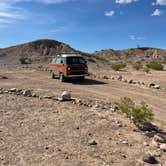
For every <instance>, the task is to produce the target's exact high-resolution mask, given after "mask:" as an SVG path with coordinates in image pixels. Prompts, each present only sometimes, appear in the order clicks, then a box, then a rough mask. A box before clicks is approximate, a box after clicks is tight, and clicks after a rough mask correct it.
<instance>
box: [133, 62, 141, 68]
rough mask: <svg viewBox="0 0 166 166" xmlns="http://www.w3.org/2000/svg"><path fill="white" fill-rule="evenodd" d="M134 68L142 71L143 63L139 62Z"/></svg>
mask: <svg viewBox="0 0 166 166" xmlns="http://www.w3.org/2000/svg"><path fill="white" fill-rule="evenodd" d="M133 68H134V69H136V70H140V69H142V68H143V65H142V63H141V61H137V62H135V63H134V64H133Z"/></svg>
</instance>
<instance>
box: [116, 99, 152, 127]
mask: <svg viewBox="0 0 166 166" xmlns="http://www.w3.org/2000/svg"><path fill="white" fill-rule="evenodd" d="M118 105H119V108H120V110H121V111H122V112H123V113H124V114H126V115H127V117H128V118H130V119H131V120H132V121H133V123H134V124H135V125H136V126H137V127H138V128H140V129H144V128H145V127H146V124H148V123H150V122H151V121H152V120H153V118H154V114H153V112H152V110H151V109H150V108H149V107H148V105H147V104H146V103H145V102H141V104H140V105H136V104H135V103H134V102H133V101H132V100H131V99H130V98H129V97H124V98H122V99H121V101H120V103H119V104H118Z"/></svg>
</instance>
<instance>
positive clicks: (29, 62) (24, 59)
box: [19, 56, 32, 64]
mask: <svg viewBox="0 0 166 166" xmlns="http://www.w3.org/2000/svg"><path fill="white" fill-rule="evenodd" d="M19 61H20V63H21V64H31V63H32V60H31V59H30V58H27V57H25V56H22V57H20V59H19Z"/></svg>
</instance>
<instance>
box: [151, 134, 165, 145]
mask: <svg viewBox="0 0 166 166" xmlns="http://www.w3.org/2000/svg"><path fill="white" fill-rule="evenodd" d="M153 140H154V141H156V142H160V143H164V142H165V140H164V139H163V138H162V137H160V136H159V135H155V136H154V137H153Z"/></svg>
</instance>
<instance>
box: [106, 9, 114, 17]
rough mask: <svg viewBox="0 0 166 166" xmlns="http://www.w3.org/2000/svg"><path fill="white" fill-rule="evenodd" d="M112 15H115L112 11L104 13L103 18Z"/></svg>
mask: <svg viewBox="0 0 166 166" xmlns="http://www.w3.org/2000/svg"><path fill="white" fill-rule="evenodd" d="M114 14H115V11H114V10H111V11H108V12H105V16H108V17H112V16H113V15H114Z"/></svg>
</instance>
